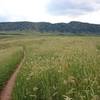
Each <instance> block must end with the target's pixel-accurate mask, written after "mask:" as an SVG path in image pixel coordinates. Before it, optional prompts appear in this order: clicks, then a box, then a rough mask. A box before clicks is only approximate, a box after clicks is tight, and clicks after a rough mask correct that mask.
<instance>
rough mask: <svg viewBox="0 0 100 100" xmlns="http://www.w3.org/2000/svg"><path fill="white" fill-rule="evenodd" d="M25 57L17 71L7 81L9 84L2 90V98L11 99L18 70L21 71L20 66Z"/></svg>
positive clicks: (1, 99)
mask: <svg viewBox="0 0 100 100" xmlns="http://www.w3.org/2000/svg"><path fill="white" fill-rule="evenodd" d="M24 59H25V57H23V59H22V61H21V62H20V64H19V65H18V66H17V68H16V70H15V72H14V73H13V74H12V76H11V77H10V79H9V80H8V81H7V84H6V85H5V87H4V88H3V89H2V91H1V93H0V100H11V96H12V91H13V88H14V86H15V82H16V77H17V74H18V72H19V71H20V68H21V66H22V64H23V62H24Z"/></svg>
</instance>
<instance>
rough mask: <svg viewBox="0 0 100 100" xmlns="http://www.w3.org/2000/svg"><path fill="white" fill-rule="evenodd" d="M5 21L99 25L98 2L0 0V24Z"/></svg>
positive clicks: (98, 0)
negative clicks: (80, 22) (74, 22)
mask: <svg viewBox="0 0 100 100" xmlns="http://www.w3.org/2000/svg"><path fill="white" fill-rule="evenodd" d="M5 21H32V22H39V21H46V22H52V23H55V22H70V21H82V22H90V23H98V24H100V0H0V22H5Z"/></svg>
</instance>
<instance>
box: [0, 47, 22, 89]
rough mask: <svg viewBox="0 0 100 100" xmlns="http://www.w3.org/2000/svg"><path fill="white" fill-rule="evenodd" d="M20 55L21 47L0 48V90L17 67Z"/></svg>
mask: <svg viewBox="0 0 100 100" xmlns="http://www.w3.org/2000/svg"><path fill="white" fill-rule="evenodd" d="M22 57H23V49H22V47H13V48H7V49H2V50H0V90H1V89H2V88H3V86H4V85H5V83H6V82H7V80H8V79H9V78H10V76H11V75H12V73H13V72H14V70H15V69H16V68H17V66H18V64H19V63H20V61H21V59H22Z"/></svg>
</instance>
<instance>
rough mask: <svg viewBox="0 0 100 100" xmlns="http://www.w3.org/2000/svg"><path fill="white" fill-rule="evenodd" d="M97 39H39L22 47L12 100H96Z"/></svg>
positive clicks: (99, 82) (99, 79)
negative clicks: (19, 67) (21, 63)
mask: <svg viewBox="0 0 100 100" xmlns="http://www.w3.org/2000/svg"><path fill="white" fill-rule="evenodd" d="M99 46H100V38H98V37H46V38H45V37H42V38H38V37H37V38H35V39H33V40H31V42H30V43H29V44H28V43H26V53H25V62H24V64H23V66H22V68H21V70H20V73H19V74H18V77H17V82H16V86H15V88H14V91H13V96H12V97H13V100H99V98H100V74H99V73H100V60H99V59H100V49H99Z"/></svg>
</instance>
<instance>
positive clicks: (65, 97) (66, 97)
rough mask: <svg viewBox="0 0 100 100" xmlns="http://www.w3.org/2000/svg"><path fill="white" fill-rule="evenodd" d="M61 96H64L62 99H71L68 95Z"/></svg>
mask: <svg viewBox="0 0 100 100" xmlns="http://www.w3.org/2000/svg"><path fill="white" fill-rule="evenodd" d="M63 97H64V100H72V98H70V97H68V96H66V95H63Z"/></svg>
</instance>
